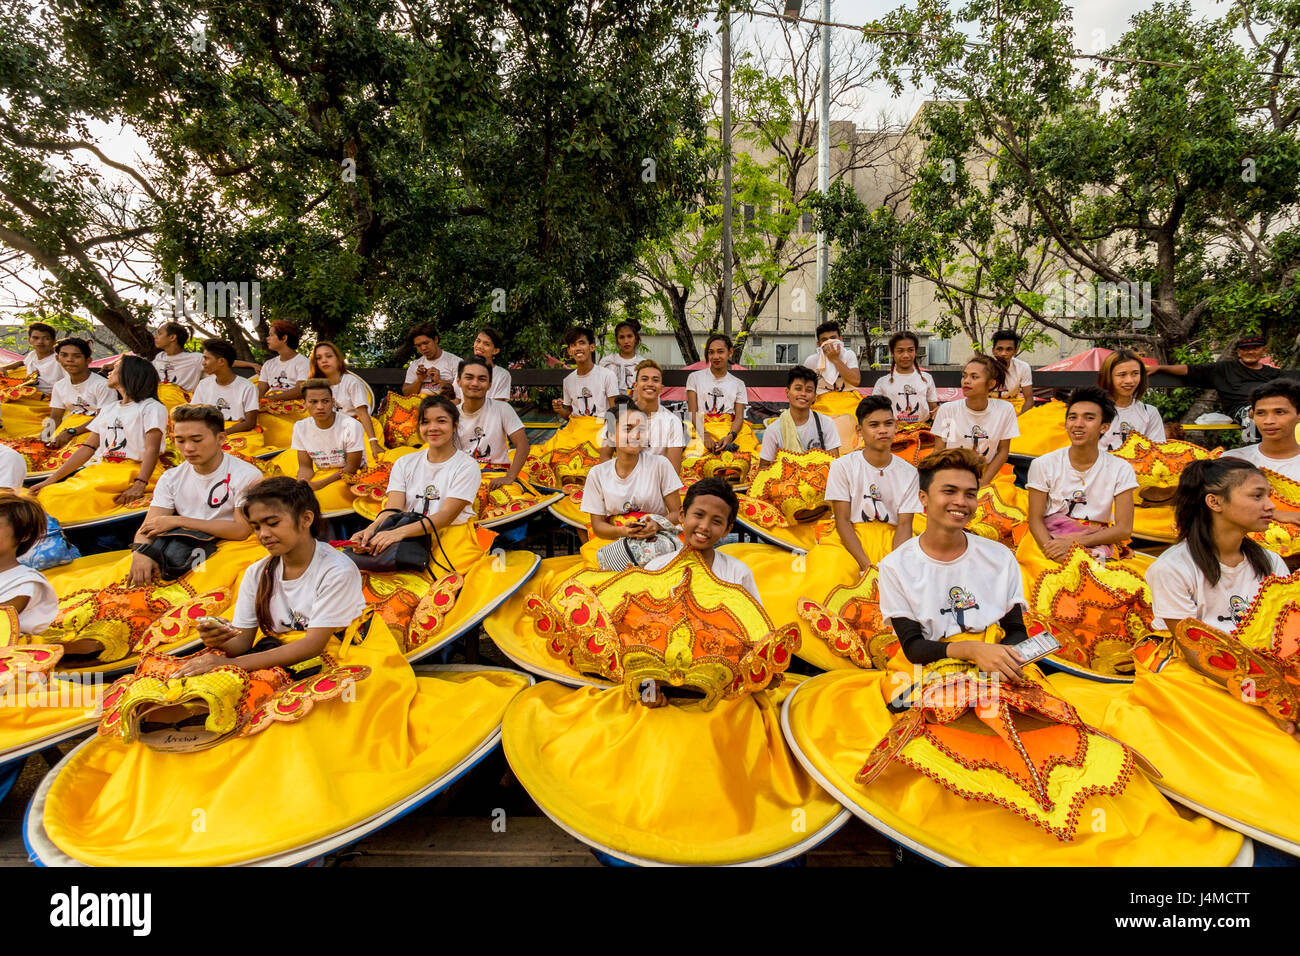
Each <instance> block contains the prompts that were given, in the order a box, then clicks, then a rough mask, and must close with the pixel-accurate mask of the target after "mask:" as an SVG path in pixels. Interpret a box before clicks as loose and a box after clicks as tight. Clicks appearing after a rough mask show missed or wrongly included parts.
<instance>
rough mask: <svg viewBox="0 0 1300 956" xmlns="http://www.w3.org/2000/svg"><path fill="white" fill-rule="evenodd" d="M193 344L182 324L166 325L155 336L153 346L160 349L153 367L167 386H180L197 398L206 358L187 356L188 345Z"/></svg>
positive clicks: (199, 355) (166, 323)
mask: <svg viewBox="0 0 1300 956" xmlns="http://www.w3.org/2000/svg"><path fill="white" fill-rule="evenodd" d="M189 340H190V331H189V329H187V328H185V326H183V325H181V324H180V323H179V322H164V323H163V324H162V325H160V326H158V331H157V332H155V333H154V334H153V344H154V347H155V348H156V349H158V354H157V355H155V356H154V359H153V367H154V368H156V369H157V370H158V378H159V381H161V383H162V384H164V385H179V386H180V387H181V388H183V389H185V391H187V392H189V393H191V394H193V392H194V389H195V388H196V387H198V384H199V379H200V378H202V377H203V354H202V353H201V352H186V351H185V343H186V342H188V341H189Z"/></svg>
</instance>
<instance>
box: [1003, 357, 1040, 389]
mask: <svg viewBox="0 0 1300 956" xmlns="http://www.w3.org/2000/svg"><path fill="white" fill-rule="evenodd" d="M1033 384H1034V370H1033V369H1032V368H1030V366H1029V363H1028V362H1026V361H1025V360H1024V359H1019V358H1016V357H1015V356H1014V355H1013V356H1012V357H1011V362H1010V363H1009V365H1008V367H1007V378H1006V381H1005V382H1003V383H1002V388H1000V389H997V390H995V391H994V393H993V394H994V395H996V396H998V397H999V398H1019V397H1020V390H1021V389H1022V388H1024V387H1025V386H1026V385H1029V386H1031V387H1032V386H1033Z"/></svg>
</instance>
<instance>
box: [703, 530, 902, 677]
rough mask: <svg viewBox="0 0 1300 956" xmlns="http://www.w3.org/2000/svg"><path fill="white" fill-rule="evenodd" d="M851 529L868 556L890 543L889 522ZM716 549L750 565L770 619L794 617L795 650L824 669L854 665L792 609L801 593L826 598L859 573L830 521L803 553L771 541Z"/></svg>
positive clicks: (879, 552)
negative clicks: (816, 541)
mask: <svg viewBox="0 0 1300 956" xmlns="http://www.w3.org/2000/svg"><path fill="white" fill-rule="evenodd" d="M853 530H854V531H855V532H857V535H858V540H859V541H860V542H861V543H862V548H863V550H864V551H866V553H867V557H868V558H870V559H871V561H872V562H878V561H879V560H880V559H881V558H883V557H884V556H885V555H886V554H888V553H889V552H890V551H891V550H892V549H893V543H894V526H893V525H892V524H886V523H885V522H883V521H869V522H865V523H861V524H855V525H854V526H853ZM720 550H722V551H724V552H726V553H727V554H729V555H731V556H732V557H734V558H738V559H739V560H741V561H744V562H745V564H747V565H748V566H749V569H750V571H752V572H753V574H754V581H755V583H757V584H758V593H759V594H761V595H762V596H763V607H764V609H766V611H767V613H768V615H769V616H770V617H771V618H772V620H774V621H797V622H798V624H799V631H800V633H801V634H802V636H803V640H802V642H801V644H800V646H799V649H798V650H797V651H795V654H797V655H798V656H799V657H801V658H802V659H804V660H805V661H807V662H808V663H810V664H812V665H814V666H815V667H820V668H821V669H822V670H828V671H829V670H838V669H841V668H848V669H850V670H854V669H856V668H855V667H854V665H853V663H852V662H851V661H849V660H847V659H845V658H843V657H840V656H839V655H838V654H834V653H832V652H831V650H830V649H829V648H828V647H827V646H826V642H825V641H824V640H822V638H821V637H819V636H818V635H817V634H816V632H814V631H813V629H812V628H811V627H810V626H809V624H808V622H807V621H805V620H803V619H802V618H800V617H799V615H798V612H797V610H796V609H797V607H798V603H799V600H800V599H801V598H809V599H811V600H814V601H817V602H818V603H819V604H821V603H825V600H826V597H827V596H828V595H829V594H830V593H831V591H833V590H834V589H835V588H837V587H847V586H849V585H851V584H853V583H855V582H856V581H857V580H858V579H859V578H860V577H861V576H862V569H861V568H859V567H858V562H857V561H855V560H854V559H853V556H852V555H850V554H849V552H848V549H847V548H845V547H844V545H843V542H842V541H841V539H840V536H839V532H838V531H837V530H836V529H835V527H834V526H833V525H832V527H831V530H830V532H829V533H828V534H827V536H826V537H824V538H822V541H821V543H820V544H818V545H816V546H815V547H813V548H812V549H810V550H809V551H808V553H807V554H806V555H802V556H800V555H795V554H792V553H790V552H789V551H786V550H784V549H782V548H778V547H776V546H774V545H770V544H728V545H723V547H722V548H721V549H720Z"/></svg>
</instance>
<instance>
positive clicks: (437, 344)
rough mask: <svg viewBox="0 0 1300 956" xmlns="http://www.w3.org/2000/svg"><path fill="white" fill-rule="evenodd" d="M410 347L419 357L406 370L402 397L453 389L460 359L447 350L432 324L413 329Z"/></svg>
mask: <svg viewBox="0 0 1300 956" xmlns="http://www.w3.org/2000/svg"><path fill="white" fill-rule="evenodd" d="M411 345H412V346H414V348H415V351H416V352H418V353H419V354H418V355H417V356H416V358H415V360H414V361H413V362H411V364H410V365H409V366H407V368H406V379H405V381H403V382H402V394H403V395H416V394H421V395H433V394H436V393H437V392H440V391H442V390H443V389H444V388H450V387H451V385H452V383H453V382H455V380H456V371H457V369H458V368H459V367H460V356H459V355H452V354H451V353H450V352H447V351H444V350H443V347H442V338H441V336H440V335H439V334H438V330H437V329H435V328H434V327H433V326H432V325H430V324H429V323H427V322H426V323H424V324H422V325H417V326H416V327H415V328H413V329H411Z"/></svg>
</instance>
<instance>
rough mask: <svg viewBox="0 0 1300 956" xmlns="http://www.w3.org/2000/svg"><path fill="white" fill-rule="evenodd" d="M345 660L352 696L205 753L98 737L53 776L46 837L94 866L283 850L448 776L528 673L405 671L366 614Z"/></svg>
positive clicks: (240, 857) (211, 861) (200, 860)
mask: <svg viewBox="0 0 1300 956" xmlns="http://www.w3.org/2000/svg"><path fill="white" fill-rule="evenodd" d="M331 646H332V648H333V650H334V651H335V652H337V650H338V643H337V642H331ZM343 662H344V663H347V664H361V665H365V666H368V667H370V668H371V669H372V670H371V674H370V676H369V677H367V678H366V679H365V680H362V681H359V682H358V683H357V684H356V685H355V689H354V690H355V695H356V696H355V700H352V701H348V700H334V701H328V702H326V703H323V704H319V705H317V706H316V707H315V708H313V710H312V711H311V712H310V713H309V714H307V716H306V717H305V718H304V719H303V720H302V721H301V722H298V723H276V724H272V726H270V727H269V728H268V729H266V730H264V731H262V732H261V733H259V734H256V735H255V736H252V737H247V738H236V739H233V740H229V741H226V742H224V743H222V744H220V745H219V746H217V747H214V748H213V749H211V750H205V751H200V752H196V753H184V754H167V753H158V752H155V751H152V750H149V749H148V748H147V747H142V746H139V745H124V744H121V743H118V742H117V741H115V740H112V739H109V738H103V737H101V738H97V739H96V740H95V741H94V742H93V743H92V744H90V745H89V746H87V747H86V748H85V749H84V750H82V751H80V752H79V753H78V754H77V756H76V757H74V758H73V760H72V761H71V763H70V764H69V765H68V766H67V767H65V768H64V770H63V771H62V772H61V773H60V774H59V776H58V778H57V779H56V780H55V781H54V784H53V787H52V788H51V790H50V793H49V798H48V800H47V802H46V807H45V816H44V820H43V822H44V826H45V831H46V833H47V835H48V836H49V837H50V839H51V840H52V841H53V842H54V843H55V845H56V846H58V848H59V849H60V850H62V851H63V852H64V853H67V854H68V855H69V856H72V857H74V858H76V859H78V860H80V861H82V862H84V863H89V864H92V865H114V866H167V865H170V866H174V865H176V864H184V865H188V866H214V865H219V864H228V863H238V862H242V861H247V860H252V859H256V858H258V857H262V856H266V855H268V854H272V853H280V852H285V851H288V850H292V849H295V848H298V847H301V846H303V845H304V844H307V843H310V842H312V841H315V840H320V839H323V838H325V837H327V836H329V835H331V834H334V833H337V832H338V831H340V830H342V829H344V828H346V827H348V826H352V825H355V824H357V823H360V822H361V821H363V820H366V819H367V818H369V817H371V816H373V815H374V814H376V813H379V812H380V811H382V810H384V809H386V808H388V807H390V806H392V805H393V804H395V803H397V802H399V801H401V800H402V799H404V798H405V797H408V796H410V795H411V794H414V793H416V792H417V791H419V790H420V789H421V788H423V787H425V786H427V785H429V784H430V783H432V782H434V781H435V780H437V779H438V778H439V777H441V776H443V775H444V774H446V773H448V772H449V771H450V770H451V769H452V768H454V767H455V766H456V765H457V764H458V763H460V762H461V761H462V760H464V759H465V758H466V757H467V756H469V754H470V753H472V752H473V751H474V750H475V749H477V748H478V747H479V746H480V745H481V744H482V743H483V742H484V741H485V740H486V739H487V738H488V737H489V736H490V735H491V734H492V733H493V732H494V731H495V730H496V728H497V725H498V724H499V723H500V721H501V716H502V714H503V712H504V710H505V707H506V705H507V704H508V703H509V701H510V699H511V698H512V697H514V696H515V695H516V694H517V693H518V692H519V691H520V690H521V689H522V688H523V687H524V686H525V685H526V683H527V679H526V678H525V677H524V676H523V675H520V674H517V673H514V672H510V671H499V670H488V671H474V672H444V673H440V674H438V675H437V676H431V677H424V676H422V677H419V678H417V677H416V675H415V673H414V672H413V671H412V670H411V667H410V665H409V664H407V662H406V660H405V659H404V658H403V657H402V655H401V653H400V652H399V651H398V648H397V645H396V643H395V642H394V640H393V637H392V635H391V634H390V633H389V632H388V628H387V626H386V625H384V623H383V622H382V621H378V620H376V621H375V622H374V623H373V624H372V626H371V629H370V633H369V635H368V636H367V637H366V639H365V642H364V643H362V644H354V645H352V646H351V647H350V648H349V650H348V652H347V654H346V656H345V657H344V658H343Z"/></svg>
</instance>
